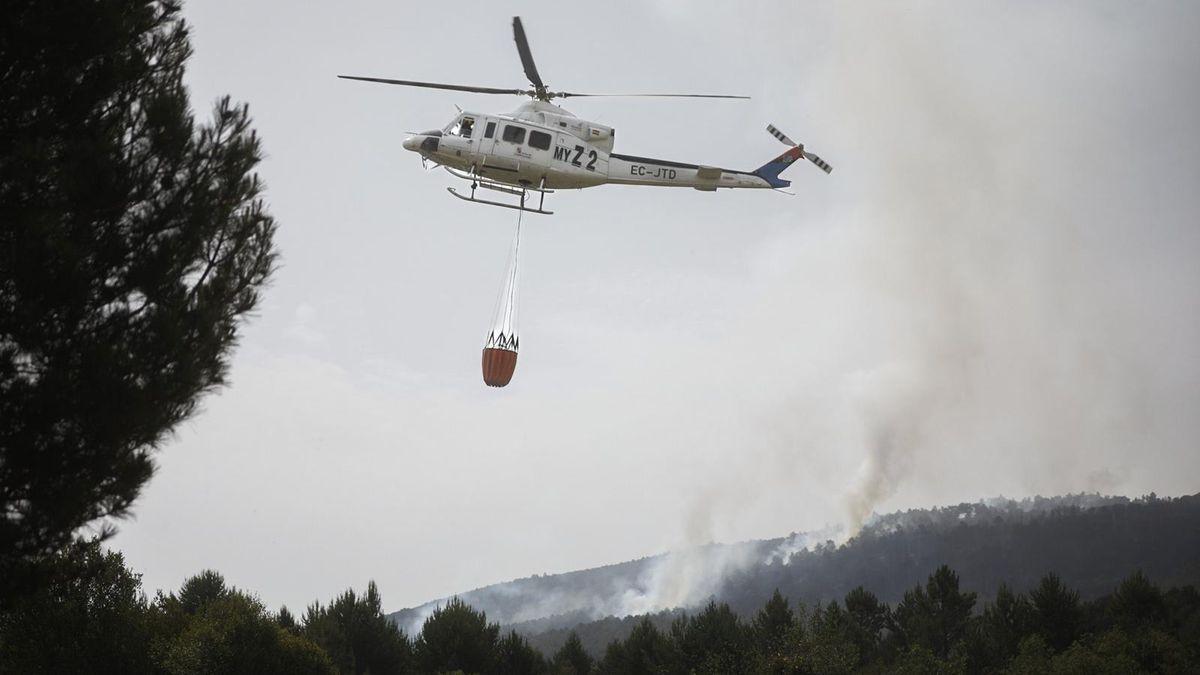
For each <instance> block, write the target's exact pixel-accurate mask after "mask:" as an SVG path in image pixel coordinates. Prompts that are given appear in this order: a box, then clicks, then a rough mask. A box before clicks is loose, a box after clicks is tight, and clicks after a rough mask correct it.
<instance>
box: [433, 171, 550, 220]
mask: <svg viewBox="0 0 1200 675" xmlns="http://www.w3.org/2000/svg"><path fill="white" fill-rule="evenodd" d="M442 168H444V169H446V171H448V172H450V174H451V175H452V176H454V177H456V178H462V179H463V180H469V181H471V195H470V196H469V197H468V196H466V195H463V194H459V193H458V191H457V190H455V189H454V188H452V187H448V188H446V191H447V192H449V193H450V194H452V195H454V196H455V197H458V198H459V199H461V200H463V201H465V202H475V203H476V204H486V205H487V206H499V207H500V208H502V209H514V210H517V211H525V212H526V213H540V214H542V215H544V216H552V215H554V212H553V211H547V210H545V209H544V208H543V206H544V204H545V201H546V195H547V194H552V193H553V192H554V190H547V189H546V188H545V184H546V183H545V180H543V181H542V187H536V188H535V187H516V186H513V185H506V184H504V183H498V182H496V181H493V180H488V179H487V178H483V177H481V176H478V175H475V174H469V173H465V172H462V171H455V170H454V169H451V168H450V167H448V166H444V167H442ZM476 188H485V189H488V190H494V191H496V192H503V193H504V194H508V195H513V196H516V197H519V198H520V199H521V203H520V204H519V205H518V204H505V203H504V202H496V201H492V200H490V199H479V198H478V197H476V196H475V190H476ZM530 192H536V193H538V195H539V197H538V206H537V208H536V209H534V208H530V207H528V206H525V199H526V197H528V196H529V193H530Z"/></svg>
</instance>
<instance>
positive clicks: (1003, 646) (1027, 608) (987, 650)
mask: <svg viewBox="0 0 1200 675" xmlns="http://www.w3.org/2000/svg"><path fill="white" fill-rule="evenodd" d="M1032 632H1033V606H1032V605H1031V604H1030V603H1029V600H1028V599H1027V598H1026V597H1025V596H1024V595H1018V594H1015V593H1013V591H1012V589H1011V588H1009V586H1008V584H1000V588H999V589H998V590H997V591H996V599H995V601H994V602H992V603H991V604H989V605H987V606H986V607H984V609H983V615H982V616H980V617H979V622H978V623H977V624H976V629H975V631H974V640H973V642H975V643H976V644H977V645H978V651H979V652H980V653H979V654H977V655H976V660H977V661H978V662H979V663H978V665H979V666H980V668H981V669H983V667H984V666H987V667H988V668H991V669H995V668H999V667H1001V666H1003V665H1004V664H1006V663H1008V662H1009V661H1010V660H1011V659H1012V658H1013V657H1014V656H1016V654H1017V650H1018V649H1019V648H1020V646H1021V641H1022V640H1023V639H1024V638H1025V637H1026V636H1027V635H1029V634H1031V633H1032Z"/></svg>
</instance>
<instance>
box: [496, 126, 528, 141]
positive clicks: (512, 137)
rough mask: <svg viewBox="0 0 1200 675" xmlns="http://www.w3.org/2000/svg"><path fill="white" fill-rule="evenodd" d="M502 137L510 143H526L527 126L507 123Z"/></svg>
mask: <svg viewBox="0 0 1200 675" xmlns="http://www.w3.org/2000/svg"><path fill="white" fill-rule="evenodd" d="M501 138H503V139H504V140H506V141H508V142H509V143H524V142H525V127H514V126H513V125H511V124H506V125H504V134H503V135H502V136H501Z"/></svg>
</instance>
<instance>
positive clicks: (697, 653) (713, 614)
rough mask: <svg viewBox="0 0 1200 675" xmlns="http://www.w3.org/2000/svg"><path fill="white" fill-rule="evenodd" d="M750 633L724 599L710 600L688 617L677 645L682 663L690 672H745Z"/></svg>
mask: <svg viewBox="0 0 1200 675" xmlns="http://www.w3.org/2000/svg"><path fill="white" fill-rule="evenodd" d="M749 644H750V641H749V635H748V632H747V630H746V629H745V628H744V627H743V626H742V624H741V621H740V620H739V619H738V616H737V614H734V613H733V610H731V609H729V605H727V604H725V603H721V604H719V605H718V604H717V603H715V602H709V603H708V605H707V606H706V607H705V608H704V609H703V610H702V611H701V612H700V613H699V614H697V615H695V616H693V617H691V618H689V619H687V621H686V626H685V627H684V628H683V631H682V635H681V636H680V637H679V639H678V649H679V652H680V656H681V657H682V662H683V667H684V669H686V670H687V671H688V672H692V673H741V672H746V670H747V667H748V664H747V658H748V657H749V651H750V650H749V649H748V647H749Z"/></svg>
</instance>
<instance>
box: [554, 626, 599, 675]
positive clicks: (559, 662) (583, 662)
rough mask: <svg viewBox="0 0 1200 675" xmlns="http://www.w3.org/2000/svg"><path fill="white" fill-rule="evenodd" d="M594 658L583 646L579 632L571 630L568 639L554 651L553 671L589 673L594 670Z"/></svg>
mask: <svg viewBox="0 0 1200 675" xmlns="http://www.w3.org/2000/svg"><path fill="white" fill-rule="evenodd" d="M592 664H593V660H592V657H591V655H590V654H588V653H587V651H586V650H584V648H583V642H581V641H580V640H579V634H578V633H576V632H575V631H571V634H570V635H568V636H567V641H566V642H564V643H563V646H562V647H560V648H559V650H558V651H557V652H555V653H554V659H553V660H552V662H551V672H553V673H555V675H587V674H588V673H590V672H592Z"/></svg>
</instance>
